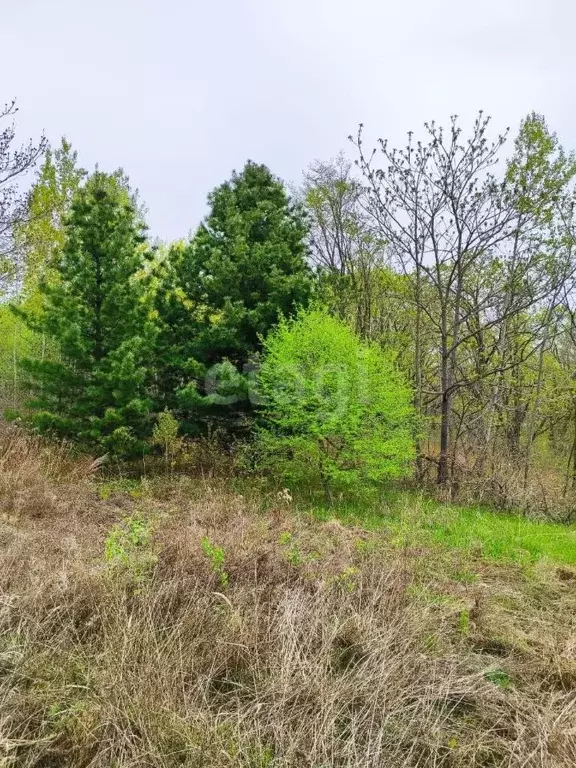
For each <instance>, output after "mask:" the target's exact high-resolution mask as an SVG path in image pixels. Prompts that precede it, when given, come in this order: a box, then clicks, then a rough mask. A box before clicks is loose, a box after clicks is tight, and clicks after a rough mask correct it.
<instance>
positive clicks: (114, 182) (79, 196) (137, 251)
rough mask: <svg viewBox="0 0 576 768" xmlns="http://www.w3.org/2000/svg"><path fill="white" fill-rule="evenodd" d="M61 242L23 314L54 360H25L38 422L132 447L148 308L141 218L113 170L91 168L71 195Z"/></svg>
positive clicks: (138, 427)
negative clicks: (36, 308)
mask: <svg viewBox="0 0 576 768" xmlns="http://www.w3.org/2000/svg"><path fill="white" fill-rule="evenodd" d="M65 229H66V232H65V238H64V245H63V247H62V249H61V251H60V253H59V255H58V257H57V258H56V259H55V261H54V264H53V268H54V269H55V271H56V274H57V279H56V280H53V281H47V280H46V279H43V280H42V281H41V282H40V292H41V294H42V297H43V304H44V308H43V312H42V313H41V315H40V316H39V317H38V316H35V315H33V314H30V313H26V314H25V317H26V319H27V322H28V323H29V324H30V325H31V326H32V327H33V328H35V329H36V330H39V331H41V332H44V333H46V335H47V336H48V337H49V338H51V339H54V340H55V341H56V342H57V344H58V347H59V350H60V360H58V361H54V360H28V361H26V362H25V364H24V366H25V369H26V370H27V371H28V373H29V374H30V376H31V379H32V384H33V386H34V388H35V390H36V398H35V401H34V402H33V403H31V405H32V407H33V408H34V409H35V411H36V412H35V416H34V421H35V423H36V425H37V426H38V427H39V428H41V429H45V430H50V431H52V432H54V433H56V434H59V435H62V436H68V437H72V438H74V439H77V440H79V441H81V442H84V443H87V444H89V445H92V446H97V447H99V448H104V449H106V450H112V451H116V452H121V453H124V454H128V453H132V452H135V451H138V450H140V449H141V448H143V445H144V443H143V442H142V441H143V439H144V438H145V437H146V434H147V431H148V414H149V411H150V409H151V402H150V400H149V398H148V395H147V393H148V389H147V388H148V384H149V378H150V370H149V364H150V359H149V358H150V352H151V344H152V342H153V333H154V323H153V314H152V311H151V307H150V302H149V301H148V293H147V291H146V286H145V281H144V280H143V274H142V270H143V265H144V262H145V258H146V256H147V253H148V249H147V245H146V241H145V225H144V223H143V220H142V217H141V215H140V213H139V211H138V209H137V207H136V202H135V197H134V195H133V194H132V193H131V192H130V189H129V187H128V181H127V179H126V177H124V176H123V174H122V173H121V172H117V173H115V174H112V175H108V174H105V173H101V172H96V173H94V174H93V175H92V176H90V177H89V179H88V180H87V182H86V183H85V184H84V185H83V186H82V187H80V188H79V189H78V191H77V192H76V194H75V195H74V197H73V200H72V204H71V211H70V215H69V216H68V218H67V220H66V225H65Z"/></svg>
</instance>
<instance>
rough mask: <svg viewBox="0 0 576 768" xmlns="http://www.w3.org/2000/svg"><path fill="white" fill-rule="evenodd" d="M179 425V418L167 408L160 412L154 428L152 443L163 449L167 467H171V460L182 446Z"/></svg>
mask: <svg viewBox="0 0 576 768" xmlns="http://www.w3.org/2000/svg"><path fill="white" fill-rule="evenodd" d="M179 427H180V425H179V424H178V420H177V419H175V418H174V415H173V414H172V413H171V412H170V411H169V410H168V409H166V410H164V411H162V412H161V413H159V414H158V418H157V420H156V424H155V425H154V429H153V430H152V437H151V438H150V443H151V444H152V445H156V446H158V447H159V448H161V449H162V451H163V453H164V460H165V463H166V469H168V468H169V467H170V462H171V461H173V459H174V457H175V455H176V454H177V453H178V452H179V451H180V450H181V448H182V438H180V437H179V436H178V430H179Z"/></svg>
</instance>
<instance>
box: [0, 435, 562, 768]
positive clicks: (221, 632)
mask: <svg viewBox="0 0 576 768" xmlns="http://www.w3.org/2000/svg"><path fill="white" fill-rule="evenodd" d="M21 450H22V449H21V447H20V448H18V451H21ZM18 456H19V457H20V458H21V457H22V454H21V453H19V454H18ZM42 461H43V460H42V459H37V458H36V459H34V460H33V459H32V457H31V458H30V459H29V463H28V464H27V467H28V469H26V468H24V469H22V470H19V471H20V472H21V477H22V479H23V482H22V484H21V485H20V486H17V492H20V490H18V489H21V488H22V487H23V485H24V480H25V482H26V484H27V487H28V488H29V491H28V493H29V497H28V498H30V499H32V498H34V497H35V498H38V499H43V498H45V496H44V495H43V494H44V493H49V494H51V495H52V496H53V497H54V499H55V502H54V503H53V504H52V506H50V508H43V509H45V511H42V510H38V511H37V512H36V513H35V514H30V515H26V514H20V517H19V519H18V522H17V524H14V525H11V527H10V535H8V534H6V535H5V536H3V538H2V539H1V540H0V588H1V589H2V600H1V601H0V665H1V677H0V723H1V748H2V753H1V755H0V765H2V766H4V765H5V766H6V768H41V767H42V768H48V766H54V767H55V766H62V767H63V768H88V767H89V768H110V767H111V766H115V767H116V768H132V767H134V768H136V767H138V768H140V766H142V767H144V766H150V768H181V767H182V766H184V768H201V767H202V768H204V767H206V768H216V767H218V768H221V767H223V768H320V766H326V767H327V766H334V767H335V768H336V767H337V768H380V766H386V767H387V768H427V767H428V766H437V768H500V767H501V768H504V767H506V768H532V766H534V767H535V766H546V768H573V766H574V765H575V764H576V710H575V698H574V696H575V691H576V625H575V623H574V615H575V612H576V597H575V594H574V581H573V579H572V576H571V574H572V568H571V566H570V565H569V564H567V565H566V564H565V565H564V566H563V567H562V568H557V567H555V566H551V565H549V564H548V563H547V559H551V558H552V554H553V552H556V553H559V554H560V557H561V558H562V557H564V556H565V551H566V550H565V547H558V548H557V549H556V550H553V549H552V548H549V549H548V550H547V554H546V556H545V557H542V558H540V559H539V560H538V559H535V560H534V561H533V562H534V565H533V566H531V570H530V572H529V573H528V572H527V570H526V568H525V566H524V564H523V563H522V562H519V561H518V560H516V561H515V560H514V559H512V558H507V559H505V560H503V561H501V562H498V561H496V560H495V559H493V558H491V557H487V556H486V554H484V555H483V554H482V551H480V552H476V551H475V550H474V551H473V550H472V549H471V548H470V547H468V546H467V545H466V546H458V547H452V546H451V545H450V544H449V543H448V542H447V541H446V540H444V541H443V542H442V543H439V542H437V541H435V537H436V533H435V532H436V529H437V527H438V526H440V524H441V525H442V526H443V530H446V525H447V524H449V525H450V527H451V529H452V531H453V532H454V526H456V527H457V526H458V525H459V523H458V519H457V515H456V516H454V515H452V512H451V511H450V510H448V511H442V512H441V513H440V514H441V520H438V519H436V521H433V522H430V518H429V519H428V522H422V523H421V524H420V525H418V523H417V515H416V514H413V515H412V516H411V519H412V520H413V521H414V522H415V525H416V528H415V531H414V534H413V535H412V536H409V537H408V536H407V534H408V533H409V532H408V531H407V530H404V531H403V538H404V540H403V542H402V546H398V545H395V544H394V543H393V538H394V532H393V528H392V526H393V525H394V523H395V521H394V520H393V513H392V512H390V514H389V518H388V521H386V522H385V524H383V521H382V520H380V522H379V527H376V526H374V530H373V531H367V530H366V528H367V527H368V526H367V525H364V526H362V527H359V526H357V527H353V526H351V525H343V524H342V522H339V521H337V520H334V519H330V520H328V521H322V520H318V519H314V518H312V517H311V516H307V515H302V514H299V513H298V510H297V509H295V507H296V505H295V504H294V503H291V504H280V505H277V506H276V507H274V508H271V509H270V510H269V512H268V513H267V514H265V515H264V514H262V513H261V512H260V509H259V501H258V499H254V500H248V499H247V498H246V497H241V496H239V495H238V494H236V493H232V492H231V491H229V490H226V489H225V487H223V486H217V485H216V483H215V482H212V481H211V484H208V483H207V482H204V483H201V482H199V481H198V480H196V479H195V480H187V479H186V478H179V477H174V478H173V479H172V480H171V481H170V482H169V483H168V482H167V481H166V480H164V481H160V479H158V480H155V481H154V482H152V483H150V485H149V486H148V487H147V489H146V494H145V495H144V496H138V497H137V498H135V497H134V495H133V494H132V490H133V489H132V488H131V487H125V488H124V489H122V488H114V491H113V493H111V494H110V495H109V496H108V498H107V499H106V500H102V499H99V498H98V494H97V493H96V492H95V488H94V487H93V486H92V487H89V486H88V485H87V484H86V485H85V484H83V483H80V482H77V483H76V487H75V494H76V495H75V497H74V498H73V499H72V500H70V498H69V497H68V496H67V495H66V494H67V493H68V490H67V488H68V486H67V484H66V482H65V478H64V477H63V478H59V479H57V480H54V479H52V477H51V476H46V475H40V476H38V469H39V467H40V469H41V468H42ZM7 464H8V465H10V466H11V467H12V469H11V471H17V467H16V460H14V459H9V460H8V461H7ZM27 472H28V474H26V473H27ZM38 483H42V489H43V491H42V493H40V492H38V490H37V489H36V485H37V484H38ZM63 498H65V499H66V501H63ZM71 510H72V512H71ZM488 520H489V518H488V517H487V516H485V517H484V516H483V517H482V525H485V526H486V536H487V526H488ZM347 522H350V520H348V521H347ZM389 526H391V527H389ZM497 526H498V522H495V528H497ZM478 530H479V527H477V528H476V531H475V533H474V536H476V534H477V532H478ZM206 531H209V532H210V535H209V537H208V536H206ZM522 531H523V528H521V534H522V535H526V532H527V529H524V532H523V533H522ZM430 534H432V535H431V536H430ZM564 535H565V533H564V529H561V528H559V527H558V536H559V537H560V538H561V537H562V536H564ZM427 537H428V538H427ZM216 542H217V543H216ZM294 547H297V549H298V552H299V557H300V560H301V564H300V565H299V566H298V567H297V568H295V567H293V563H292V562H291V557H290V556H288V553H289V552H290V551H291V549H292V548H294ZM103 551H104V552H105V562H106V567H105V568H103V567H102V560H103V555H102V552H103ZM315 553H316V554H315ZM484 553H485V550H484ZM535 558H536V556H535ZM311 559H313V563H311V562H310V560H311ZM531 562H532V561H531ZM470 574H474V578H471V577H470ZM152 575H153V578H152ZM111 576H112V577H111ZM126 579H128V583H129V584H130V585H131V587H132V588H130V589H126ZM223 580H224V581H223ZM215 581H217V583H218V585H219V587H220V588H222V591H215V589H214V584H215ZM134 587H135V588H134ZM224 587H225V589H223V588H224Z"/></svg>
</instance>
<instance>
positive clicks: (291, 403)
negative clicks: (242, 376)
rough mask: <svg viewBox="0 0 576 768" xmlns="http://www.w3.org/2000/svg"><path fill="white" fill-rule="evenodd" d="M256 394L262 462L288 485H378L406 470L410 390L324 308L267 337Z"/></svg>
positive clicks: (377, 352)
mask: <svg viewBox="0 0 576 768" xmlns="http://www.w3.org/2000/svg"><path fill="white" fill-rule="evenodd" d="M264 346H265V355H264V359H263V362H262V365H261V368H260V372H259V376H258V381H259V394H260V396H261V398H262V407H261V414H262V420H263V424H262V427H261V428H260V430H259V443H260V448H261V450H262V453H263V455H264V461H265V463H267V464H268V465H269V466H272V467H274V468H275V469H276V468H277V469H278V470H279V472H280V473H281V474H283V475H284V476H285V478H286V480H287V481H288V482H294V483H296V484H310V485H316V484H318V482H320V483H321V485H322V487H323V488H324V490H325V492H326V494H327V496H328V497H330V498H331V497H332V492H333V490H334V488H335V487H337V486H341V487H349V486H351V485H356V484H363V483H381V482H382V481H384V480H386V479H388V478H393V477H400V476H402V475H405V474H407V473H408V472H409V471H410V467H411V463H412V460H413V458H414V442H413V437H412V435H413V425H414V411H413V407H412V404H411V397H412V394H411V391H410V388H409V387H408V386H407V384H406V383H405V381H404V380H403V378H402V376H401V375H400V374H399V373H398V371H397V370H396V368H395V366H394V364H393V363H392V362H391V361H390V360H389V359H388V358H387V357H386V356H385V355H384V354H383V353H382V351H381V350H380V349H378V348H377V347H376V346H374V345H369V344H365V343H362V342H361V341H360V340H359V339H358V338H357V337H356V336H355V334H354V333H353V332H352V331H351V330H350V329H349V328H348V327H347V326H346V325H344V324H343V323H342V322H340V321H339V320H337V319H335V318H333V317H330V316H329V315H328V314H327V313H325V312H324V311H322V310H318V309H314V310H311V311H308V312H301V313H300V314H299V315H298V317H297V318H296V319H295V320H292V321H290V320H282V321H281V322H280V325H279V326H278V328H277V329H276V330H275V331H273V332H272V333H271V334H270V335H269V337H268V338H267V339H266V342H265V345H264Z"/></svg>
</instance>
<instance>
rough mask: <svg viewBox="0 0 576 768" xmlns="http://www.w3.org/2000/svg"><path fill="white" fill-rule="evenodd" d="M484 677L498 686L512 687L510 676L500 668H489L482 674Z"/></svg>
mask: <svg viewBox="0 0 576 768" xmlns="http://www.w3.org/2000/svg"><path fill="white" fill-rule="evenodd" d="M484 677H485V678H486V680H489V681H490V682H491V683H494V685H497V686H498V687H499V688H504V689H508V688H511V687H512V678H511V677H510V675H509V674H508V673H507V672H504V670H502V669H494V670H490V671H488V672H486V673H485V674H484Z"/></svg>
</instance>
